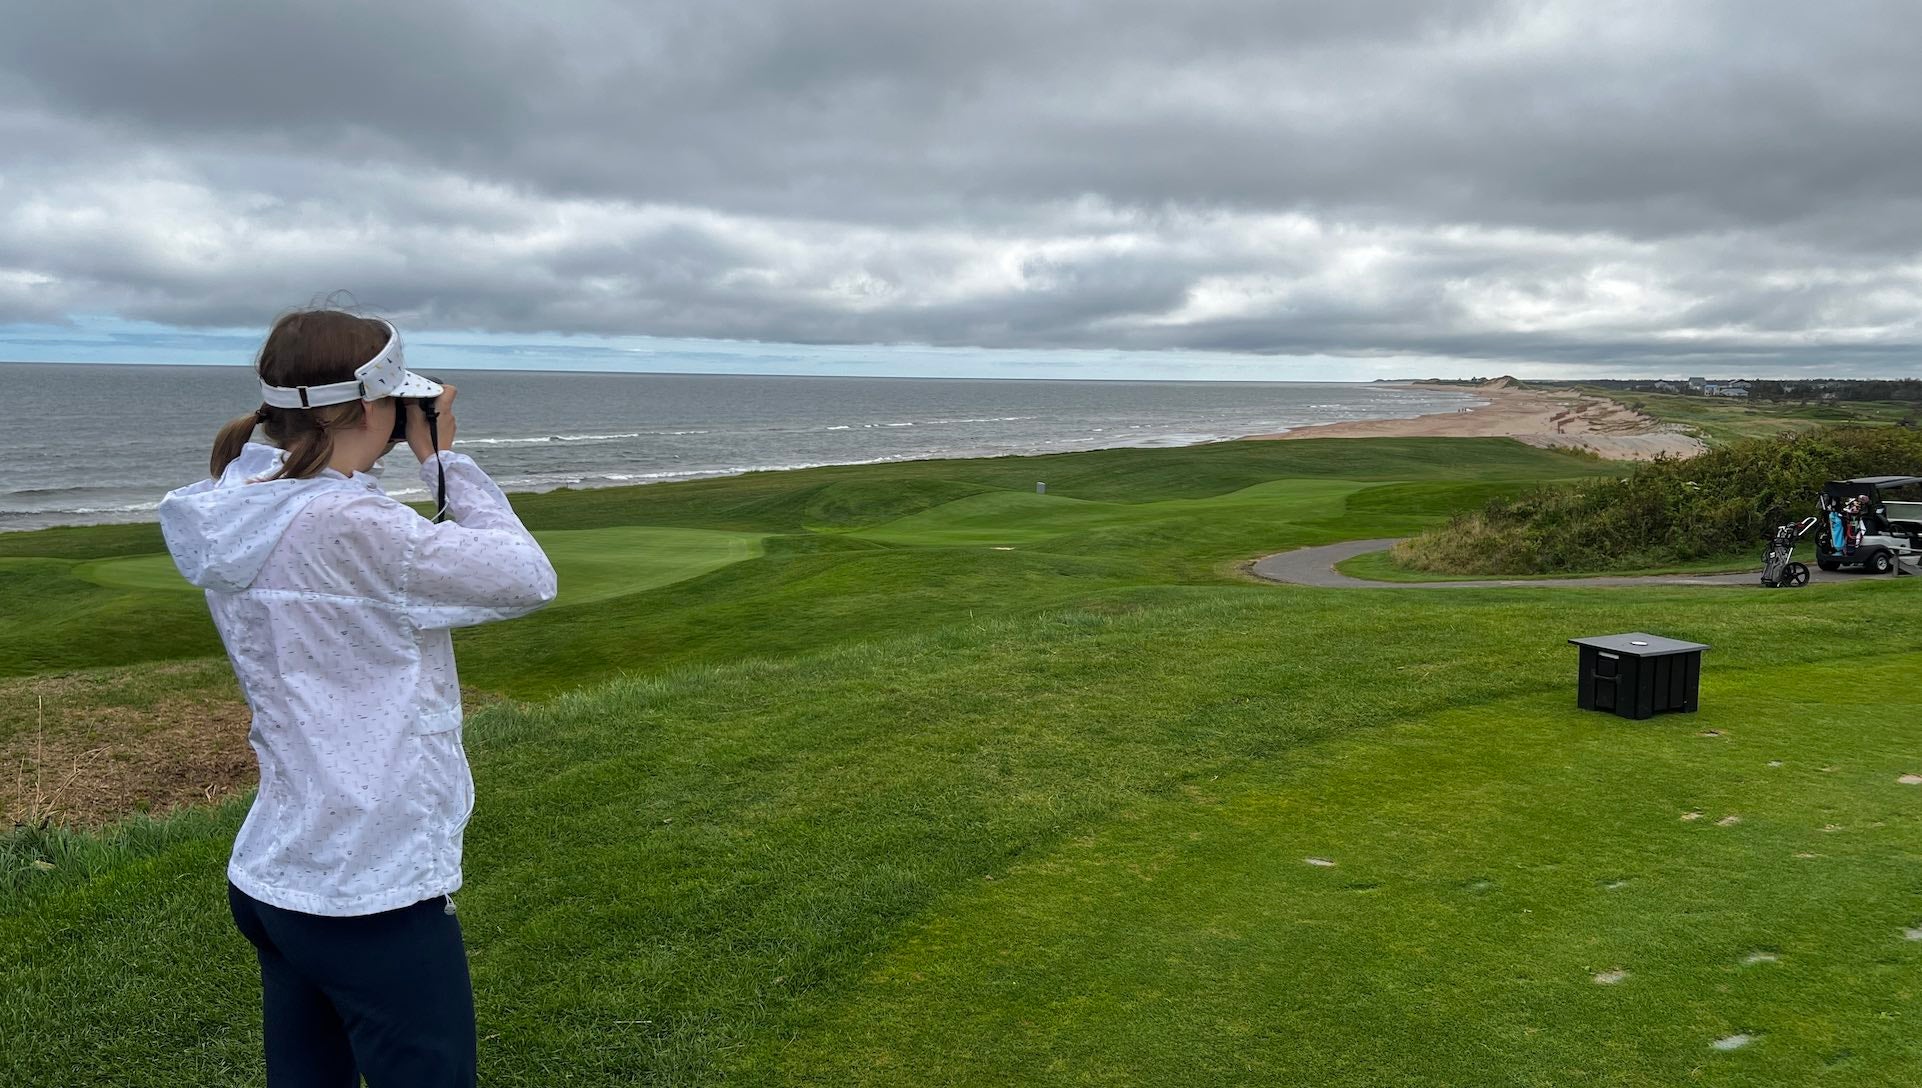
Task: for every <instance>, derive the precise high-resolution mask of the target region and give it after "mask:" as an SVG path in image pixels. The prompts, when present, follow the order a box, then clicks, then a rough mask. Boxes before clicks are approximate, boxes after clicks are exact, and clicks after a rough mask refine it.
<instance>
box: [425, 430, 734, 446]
mask: <svg viewBox="0 0 1922 1088" xmlns="http://www.w3.org/2000/svg"><path fill="white" fill-rule="evenodd" d="M707 433H708V432H707V431H619V432H616V433H613V434H545V435H515V436H513V437H509V438H457V439H455V440H454V445H456V446H546V445H552V444H554V443H558V442H623V441H626V440H627V439H630V438H656V437H662V436H668V435H688V434H707Z"/></svg>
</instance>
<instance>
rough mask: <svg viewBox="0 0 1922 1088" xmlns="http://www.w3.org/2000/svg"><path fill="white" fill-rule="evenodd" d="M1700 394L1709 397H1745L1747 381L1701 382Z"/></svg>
mask: <svg viewBox="0 0 1922 1088" xmlns="http://www.w3.org/2000/svg"><path fill="white" fill-rule="evenodd" d="M1702 394H1703V395H1704V396H1709V397H1746V396H1748V383H1747V382H1744V381H1733V382H1703V383H1702Z"/></svg>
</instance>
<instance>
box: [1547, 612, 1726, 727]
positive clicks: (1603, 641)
mask: <svg viewBox="0 0 1922 1088" xmlns="http://www.w3.org/2000/svg"><path fill="white" fill-rule="evenodd" d="M1568 641H1569V642H1570V643H1572V644H1574V645H1576V646H1579V647H1581V660H1580V662H1579V668H1580V680H1579V683H1580V687H1579V688H1578V689H1577V696H1576V702H1577V703H1578V704H1579V705H1580V706H1581V708H1582V709H1583V710H1602V711H1607V712H1608V713H1610V714H1619V715H1621V716H1622V717H1624V718H1635V719H1638V720H1639V719H1641V718H1649V717H1653V716H1654V715H1656V714H1660V713H1662V712H1663V711H1668V710H1679V711H1683V712H1692V711H1694V709H1695V696H1696V693H1697V691H1699V690H1700V688H1701V686H1702V651H1703V650H1706V649H1708V647H1707V646H1706V645H1704V644H1702V643H1700V642H1683V641H1681V640H1679V639H1672V638H1663V637H1662V636H1660V635H1651V634H1648V633H1646V632H1643V631H1630V632H1629V633H1628V634H1625V635H1596V636H1594V637H1591V638H1571V639H1569V640H1568Z"/></svg>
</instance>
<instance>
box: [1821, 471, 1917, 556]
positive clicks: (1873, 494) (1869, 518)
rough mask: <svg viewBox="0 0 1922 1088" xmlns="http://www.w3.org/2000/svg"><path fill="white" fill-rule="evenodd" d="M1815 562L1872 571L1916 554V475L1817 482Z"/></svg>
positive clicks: (1862, 477) (1864, 477)
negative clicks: (1819, 520) (1819, 487)
mask: <svg viewBox="0 0 1922 1088" xmlns="http://www.w3.org/2000/svg"><path fill="white" fill-rule="evenodd" d="M1817 504H1818V505H1819V506H1820V507H1821V510H1822V525H1821V532H1820V534H1819V535H1818V536H1817V537H1816V541H1815V565H1816V566H1818V567H1821V568H1822V569H1823V570H1840V569H1841V568H1843V567H1856V568H1858V569H1861V570H1865V571H1872V572H1874V573H1876V574H1887V573H1889V572H1890V571H1892V570H1899V569H1900V568H1899V567H1898V566H1897V564H1898V563H1899V562H1901V561H1902V560H1904V559H1906V560H1909V561H1910V562H1911V563H1913V562H1914V561H1915V560H1916V558H1917V557H1918V556H1922V476H1861V477H1857V478H1856V479H1853V480H1831V481H1829V482H1828V483H1826V484H1824V485H1822V495H1821V498H1820V499H1819V500H1818V503H1817Z"/></svg>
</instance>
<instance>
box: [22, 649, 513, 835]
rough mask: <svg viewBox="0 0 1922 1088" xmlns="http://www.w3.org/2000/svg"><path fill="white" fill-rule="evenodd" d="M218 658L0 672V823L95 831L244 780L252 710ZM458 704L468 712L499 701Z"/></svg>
mask: <svg viewBox="0 0 1922 1088" xmlns="http://www.w3.org/2000/svg"><path fill="white" fill-rule="evenodd" d="M215 665H217V666H218V667H214V666H215ZM225 667H226V663H225V661H224V660H221V659H217V658H216V659H214V662H213V664H212V665H210V663H208V662H205V661H201V662H185V663H177V664H154V665H142V666H132V667H129V668H125V669H112V670H100V671H95V672H80V673H66V674H60V675H54V676H39V677H28V678H24V679H18V680H4V681H0V725H4V726H7V727H9V728H6V729H0V827H8V826H12V827H17V826H21V825H32V826H36V827H48V826H63V827H72V828H93V827H99V826H101V825H103V824H108V823H112V822H113V821H115V820H118V819H120V818H121V817H124V816H127V815H129V814H131V813H135V812H148V813H152V814H154V815H160V814H163V813H166V812H170V811H172V810H174V809H176V808H180V807H182V806H186V805H206V804H214V803H217V802H219V801H222V800H224V799H226V798H227V797H229V796H231V795H232V794H235V793H244V792H246V791H247V790H250V789H252V788H253V787H254V786H255V785H256V784H257V783H258V782H259V780H260V779H259V768H258V766H257V765H256V764H255V762H254V753H253V748H252V747H251V746H250V745H249V744H248V743H247V732H248V729H249V727H250V725H251V721H252V717H253V715H252V712H251V711H250V710H249V709H248V707H247V704H246V702H245V700H243V699H242V698H241V697H240V692H239V689H238V688H237V687H236V686H235V685H234V682H233V676H232V673H231V672H226V671H224V670H225ZM462 701H463V702H464V703H465V704H466V706H467V708H468V709H469V710H470V711H471V710H472V709H474V708H476V707H477V706H479V705H483V704H485V703H489V702H494V701H497V699H495V698H494V697H491V696H489V695H486V694H484V693H478V692H476V693H473V694H472V695H469V696H466V697H465V698H463V700H462Z"/></svg>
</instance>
